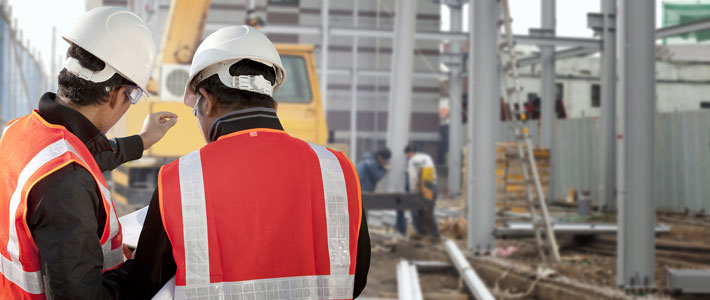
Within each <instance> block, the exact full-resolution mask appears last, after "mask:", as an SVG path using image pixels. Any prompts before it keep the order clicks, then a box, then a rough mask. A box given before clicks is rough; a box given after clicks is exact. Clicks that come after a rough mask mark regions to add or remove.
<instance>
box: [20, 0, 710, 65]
mask: <svg viewBox="0 0 710 300" xmlns="http://www.w3.org/2000/svg"><path fill="white" fill-rule="evenodd" d="M6 1H8V2H9V4H10V5H11V6H12V8H13V17H15V18H17V20H18V26H19V28H20V29H22V31H23V34H24V37H25V39H29V40H30V44H31V45H33V46H34V47H36V48H37V49H39V50H40V52H41V57H42V61H43V62H44V64H45V70H46V72H49V71H50V70H51V61H52V60H51V59H50V56H51V53H52V51H51V46H52V27H53V26H56V27H57V37H56V38H57V41H56V45H57V49H56V56H55V58H54V60H53V61H55V62H56V61H57V60H58V59H57V57H64V53H65V52H66V49H67V47H68V44H67V43H66V42H64V40H62V39H61V37H60V35H61V33H62V32H63V31H65V30H67V29H68V28H69V27H70V26H71V23H72V22H73V21H74V20H75V19H76V18H77V17H78V16H80V15H81V14H82V13H84V11H85V10H86V4H85V0H6ZM234 1H239V0H234ZM241 1H245V0H241ZM241 1H240V2H241ZM331 1H346V0H331ZM420 1H430V0H420ZM661 1H662V0H655V2H656V24H657V26H656V27H660V26H661V21H662V20H661ZM679 1H685V0H679ZM703 1H704V2H708V0H703ZM687 2H692V3H697V2H698V0H687ZM510 4H511V15H512V18H513V31H514V32H515V33H516V34H527V33H528V28H534V27H539V26H540V0H510ZM463 11H464V19H463V22H464V24H467V22H468V5H465V7H464V10H463ZM599 11H600V3H599V0H557V14H556V15H557V35H559V36H568V37H591V36H592V31H591V30H590V29H587V18H586V16H587V13H588V12H599ZM448 13H449V12H448V9H447V8H446V7H443V8H442V30H449V26H448V25H449V24H448V20H449V14H448ZM464 27H466V26H464ZM464 30H465V31H467V28H464ZM59 63H60V64H61V61H60V62H59Z"/></svg>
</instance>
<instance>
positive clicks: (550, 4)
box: [539, 0, 557, 202]
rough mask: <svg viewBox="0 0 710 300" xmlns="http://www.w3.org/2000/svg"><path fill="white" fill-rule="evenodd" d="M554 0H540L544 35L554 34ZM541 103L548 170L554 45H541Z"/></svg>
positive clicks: (550, 190) (551, 187) (554, 116)
mask: <svg viewBox="0 0 710 300" xmlns="http://www.w3.org/2000/svg"><path fill="white" fill-rule="evenodd" d="M555 5H556V4H555V0H542V10H541V11H542V16H541V21H542V22H541V23H542V24H541V25H542V29H544V30H545V31H546V35H548V36H549V35H551V36H553V37H554V35H555V25H556V24H555V23H556V17H555V11H556V10H555ZM540 50H541V52H542V53H541V55H542V70H541V73H542V74H541V75H542V82H541V84H542V89H541V90H542V101H541V102H542V103H541V104H540V110H541V111H540V118H541V119H542V120H541V126H540V132H541V134H540V143H539V144H540V145H541V146H543V147H546V148H548V149H550V170H554V167H553V164H554V163H555V157H554V153H555V152H554V148H555V131H554V126H555V123H556V120H557V114H556V111H555V106H556V100H557V99H556V90H555V77H556V76H555V75H556V74H555V46H542V47H541V49H540ZM553 175H554V174H550V179H549V183H548V194H547V201H548V202H553V201H554V195H555V187H554V183H555V181H554V177H555V176H553Z"/></svg>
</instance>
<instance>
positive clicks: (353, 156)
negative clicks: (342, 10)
mask: <svg viewBox="0 0 710 300" xmlns="http://www.w3.org/2000/svg"><path fill="white" fill-rule="evenodd" d="M359 2H360V1H353V27H355V28H357V27H358V11H359V5H358V4H359ZM352 48H353V50H352V56H353V57H352V59H353V60H352V77H350V78H352V79H351V80H350V85H351V86H350V160H351V161H352V162H353V164H355V165H357V159H358V156H357V83H358V78H357V77H358V71H357V69H358V68H357V64H358V61H357V59H358V57H357V56H358V54H357V37H356V36H354V37H353V47H352Z"/></svg>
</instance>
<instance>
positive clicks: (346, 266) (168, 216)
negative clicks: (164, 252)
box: [158, 129, 362, 299]
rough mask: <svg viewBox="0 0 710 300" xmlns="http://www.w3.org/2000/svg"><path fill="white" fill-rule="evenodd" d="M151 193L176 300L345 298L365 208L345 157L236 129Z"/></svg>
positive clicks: (264, 132) (171, 170) (175, 168)
mask: <svg viewBox="0 0 710 300" xmlns="http://www.w3.org/2000/svg"><path fill="white" fill-rule="evenodd" d="M158 188H159V195H160V199H159V200H160V213H161V216H162V219H163V226H164V228H165V231H166V233H167V235H168V238H169V239H170V242H171V244H172V248H173V257H174V259H175V263H176V265H177V272H176V275H175V291H174V297H175V299H203V298H204V299H213V297H214V298H215V299H316V298H317V299H352V297H353V288H354V287H353V285H354V274H355V263H356V257H357V240H358V233H359V231H360V220H361V216H362V204H361V199H360V187H359V182H358V178H357V173H356V172H355V168H354V167H353V165H352V163H351V162H350V161H349V160H348V159H347V158H346V157H345V155H344V154H343V153H340V152H335V151H332V150H329V149H327V148H325V147H323V146H319V145H314V144H309V143H306V142H304V141H301V140H299V139H296V138H293V137H291V136H289V135H288V134H286V133H285V132H283V131H280V130H271V129H253V130H245V131H239V132H235V133H232V134H229V135H226V136H222V137H220V138H219V139H218V140H217V141H215V142H212V143H210V144H208V145H207V146H205V147H203V148H202V149H200V150H197V151H195V152H192V153H190V154H188V155H186V156H183V157H181V158H180V159H179V160H177V161H174V162H173V163H171V164H168V165H166V166H164V167H163V168H162V169H161V170H160V175H159V187H158ZM220 297H221V298H220Z"/></svg>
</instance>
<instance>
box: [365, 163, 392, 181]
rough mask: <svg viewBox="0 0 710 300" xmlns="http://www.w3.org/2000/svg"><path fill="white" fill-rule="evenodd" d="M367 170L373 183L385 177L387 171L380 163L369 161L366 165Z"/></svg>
mask: <svg viewBox="0 0 710 300" xmlns="http://www.w3.org/2000/svg"><path fill="white" fill-rule="evenodd" d="M367 170H368V173H369V175H370V178H372V181H373V182H378V181H380V179H382V177H385V175H387V170H386V169H385V168H383V167H382V166H380V163H378V162H377V161H369V162H368V164H367Z"/></svg>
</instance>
